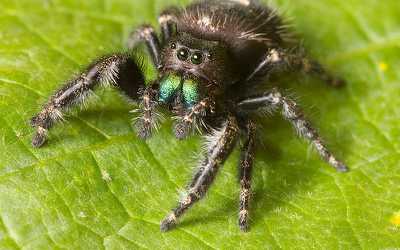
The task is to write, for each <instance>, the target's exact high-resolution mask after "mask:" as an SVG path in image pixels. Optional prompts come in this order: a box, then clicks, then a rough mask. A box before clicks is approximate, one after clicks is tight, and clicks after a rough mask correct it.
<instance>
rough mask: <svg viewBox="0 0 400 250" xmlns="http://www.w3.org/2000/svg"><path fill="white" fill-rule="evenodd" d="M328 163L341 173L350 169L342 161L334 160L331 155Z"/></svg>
mask: <svg viewBox="0 0 400 250" xmlns="http://www.w3.org/2000/svg"><path fill="white" fill-rule="evenodd" d="M329 164H330V165H331V166H332V167H334V168H335V169H336V170H337V171H338V172H341V173H346V172H349V170H350V169H349V168H348V167H347V166H346V165H345V164H344V163H343V162H341V161H338V160H336V158H335V157H333V156H331V157H330V158H329Z"/></svg>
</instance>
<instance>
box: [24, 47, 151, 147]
mask: <svg viewBox="0 0 400 250" xmlns="http://www.w3.org/2000/svg"><path fill="white" fill-rule="evenodd" d="M98 85H104V86H116V87H118V88H119V89H120V90H121V91H122V92H124V93H125V94H126V95H127V96H128V97H130V98H131V99H133V100H137V99H138V91H139V89H141V88H144V87H145V79H144V75H143V72H142V69H141V66H140V63H138V62H137V60H136V59H135V58H133V57H132V56H129V55H127V54H114V55H111V56H108V57H104V58H102V59H99V60H98V61H96V62H95V63H93V64H92V65H91V66H89V67H88V68H87V69H86V70H85V71H84V72H83V73H82V74H81V75H80V76H79V77H77V78H75V79H73V80H71V81H70V82H68V83H67V84H66V85H65V86H63V87H62V88H61V89H60V90H58V91H57V92H56V93H55V94H54V95H53V96H52V97H51V98H50V100H49V101H48V102H47V104H45V105H44V107H43V109H42V111H40V112H39V113H38V114H37V115H36V116H35V117H33V118H32V119H31V124H32V126H33V127H35V128H36V134H35V135H34V137H33V139H32V145H33V146H34V147H40V146H42V145H43V144H44V143H45V141H46V134H47V131H48V130H49V129H50V128H51V127H52V126H53V125H54V124H55V123H57V122H58V121H60V120H62V119H63V113H64V112H66V111H67V110H68V108H70V107H72V106H74V105H76V104H80V103H82V102H84V100H85V99H86V98H88V97H90V95H92V92H93V90H94V89H95V88H96V87H97V86H98Z"/></svg>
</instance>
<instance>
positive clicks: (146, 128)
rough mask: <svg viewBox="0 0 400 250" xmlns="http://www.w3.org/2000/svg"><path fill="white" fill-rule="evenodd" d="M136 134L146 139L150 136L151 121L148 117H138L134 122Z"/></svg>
mask: <svg viewBox="0 0 400 250" xmlns="http://www.w3.org/2000/svg"><path fill="white" fill-rule="evenodd" d="M135 129H136V133H137V136H138V137H139V138H140V139H142V140H147V139H149V138H150V137H151V136H152V127H151V122H150V120H148V119H144V118H140V119H139V120H138V121H137V122H136V123H135Z"/></svg>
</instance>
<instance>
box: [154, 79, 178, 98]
mask: <svg viewBox="0 0 400 250" xmlns="http://www.w3.org/2000/svg"><path fill="white" fill-rule="evenodd" d="M180 84H181V77H180V76H177V75H169V76H168V77H166V78H164V79H163V80H162V81H161V83H160V94H159V101H160V102H163V103H167V102H169V101H170V100H171V98H172V97H173V96H174V95H175V93H176V91H178V90H179V86H180Z"/></svg>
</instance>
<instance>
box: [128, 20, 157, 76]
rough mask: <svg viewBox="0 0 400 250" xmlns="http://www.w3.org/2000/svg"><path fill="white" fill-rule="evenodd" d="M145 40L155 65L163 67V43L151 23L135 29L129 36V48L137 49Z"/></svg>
mask: <svg viewBox="0 0 400 250" xmlns="http://www.w3.org/2000/svg"><path fill="white" fill-rule="evenodd" d="M142 42H144V43H145V44H146V47H147V49H148V51H149V54H150V57H151V60H152V61H153V63H154V65H155V67H156V68H157V69H158V68H160V67H161V44H160V40H159V39H158V36H157V33H156V32H155V30H154V28H153V27H152V26H150V25H143V26H142V27H140V28H138V29H137V30H134V31H133V32H132V33H131V34H130V36H129V38H128V43H127V44H128V49H136V47H137V46H138V45H139V44H140V43H142Z"/></svg>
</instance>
